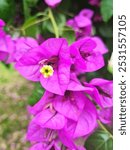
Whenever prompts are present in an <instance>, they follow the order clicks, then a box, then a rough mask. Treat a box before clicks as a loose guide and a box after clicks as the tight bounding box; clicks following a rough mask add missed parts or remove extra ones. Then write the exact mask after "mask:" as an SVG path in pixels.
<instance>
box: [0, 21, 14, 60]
mask: <svg viewBox="0 0 130 150" xmlns="http://www.w3.org/2000/svg"><path fill="white" fill-rule="evenodd" d="M4 26H5V23H4V21H3V20H2V19H0V60H2V61H6V63H8V57H9V54H10V53H11V52H12V51H13V50H14V42H13V40H12V38H11V36H10V35H7V34H6V33H5V32H4V30H3V27H4Z"/></svg>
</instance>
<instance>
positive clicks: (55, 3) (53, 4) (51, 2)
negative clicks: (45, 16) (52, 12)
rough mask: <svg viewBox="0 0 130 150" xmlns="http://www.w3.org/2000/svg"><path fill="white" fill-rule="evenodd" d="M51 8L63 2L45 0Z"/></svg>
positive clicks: (59, 0)
mask: <svg viewBox="0 0 130 150" xmlns="http://www.w3.org/2000/svg"><path fill="white" fill-rule="evenodd" d="M44 1H45V3H46V4H47V5H48V6H50V7H56V6H57V5H58V4H59V3H60V2H61V1H62V0H44Z"/></svg>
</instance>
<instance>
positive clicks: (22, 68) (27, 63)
mask: <svg viewBox="0 0 130 150" xmlns="http://www.w3.org/2000/svg"><path fill="white" fill-rule="evenodd" d="M70 66H71V59H70V52H69V49H68V43H67V41H66V40H65V39H64V38H51V39H48V40H46V41H45V42H43V44H41V45H40V46H39V47H37V48H33V49H31V50H30V51H29V52H26V53H25V54H24V55H23V56H22V57H21V58H20V59H19V61H18V62H17V63H16V69H17V70H18V71H19V72H20V73H21V74H22V75H23V76H24V77H25V78H27V79H29V80H32V81H40V82H41V84H42V86H43V87H44V88H45V89H46V90H48V91H51V92H52V93H56V94H60V95H63V94H64V92H65V90H66V89H67V86H68V84H69V80H70Z"/></svg>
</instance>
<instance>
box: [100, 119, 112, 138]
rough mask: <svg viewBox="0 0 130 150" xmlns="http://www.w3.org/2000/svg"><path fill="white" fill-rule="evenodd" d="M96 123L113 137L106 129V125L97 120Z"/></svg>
mask: <svg viewBox="0 0 130 150" xmlns="http://www.w3.org/2000/svg"><path fill="white" fill-rule="evenodd" d="M98 124H99V126H100V128H101V129H103V130H104V131H105V132H107V133H108V134H109V136H110V137H111V138H112V139H113V135H112V134H111V133H110V132H109V131H108V130H107V129H106V127H105V126H104V125H103V124H102V123H101V122H100V121H99V120H98Z"/></svg>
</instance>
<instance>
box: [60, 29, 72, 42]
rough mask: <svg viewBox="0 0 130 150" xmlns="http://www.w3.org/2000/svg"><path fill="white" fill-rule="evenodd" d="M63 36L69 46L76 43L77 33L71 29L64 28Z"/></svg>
mask: <svg viewBox="0 0 130 150" xmlns="http://www.w3.org/2000/svg"><path fill="white" fill-rule="evenodd" d="M61 36H62V37H64V38H66V39H67V41H68V42H69V44H71V43H73V42H74V41H75V32H74V31H73V29H72V28H70V27H65V28H63V31H62V34H61Z"/></svg>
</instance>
